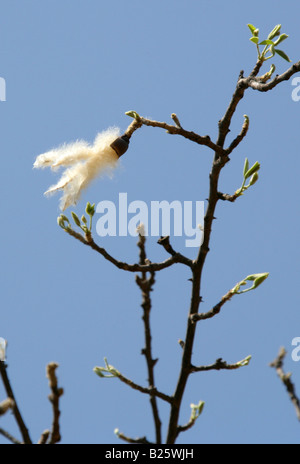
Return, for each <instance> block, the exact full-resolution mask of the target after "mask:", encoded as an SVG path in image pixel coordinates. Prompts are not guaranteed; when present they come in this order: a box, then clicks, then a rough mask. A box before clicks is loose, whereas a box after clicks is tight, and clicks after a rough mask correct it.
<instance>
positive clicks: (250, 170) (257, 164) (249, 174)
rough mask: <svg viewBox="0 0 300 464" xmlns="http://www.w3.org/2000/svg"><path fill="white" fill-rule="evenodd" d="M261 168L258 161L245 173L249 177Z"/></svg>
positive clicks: (246, 177)
mask: <svg viewBox="0 0 300 464" xmlns="http://www.w3.org/2000/svg"><path fill="white" fill-rule="evenodd" d="M259 169H260V164H259V162H258V161H256V162H255V163H254V164H253V166H252V167H251V168H250V169H249V170H248V171H247V172H246V174H244V177H245V179H248V177H250V176H252V174H254V173H255V172H257V171H259Z"/></svg>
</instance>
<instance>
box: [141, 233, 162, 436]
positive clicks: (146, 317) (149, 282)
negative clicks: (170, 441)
mask: <svg viewBox="0 0 300 464" xmlns="http://www.w3.org/2000/svg"><path fill="white" fill-rule="evenodd" d="M145 242H146V239H145V236H144V235H143V234H142V233H140V234H139V240H138V247H139V249H140V261H139V262H140V264H142V265H143V264H146V262H147V255H146V248H145ZM136 283H137V285H138V286H139V288H140V289H141V292H142V298H143V301H142V305H141V306H142V308H143V322H144V329H145V348H143V349H142V354H143V355H144V356H145V358H146V363H147V370H148V385H149V387H150V388H153V387H155V381H154V366H155V364H156V362H157V359H153V356H152V336H151V326H150V312H151V307H152V303H151V297H150V293H151V291H152V289H153V285H154V283H155V273H154V272H151V273H150V277H149V278H147V273H146V272H145V271H144V272H142V273H141V276H140V277H139V276H138V275H137V276H136ZM150 403H151V408H152V414H153V419H154V425H155V435H156V443H157V444H161V442H162V441H161V420H160V417H159V411H158V406H157V400H156V396H155V395H151V394H150Z"/></svg>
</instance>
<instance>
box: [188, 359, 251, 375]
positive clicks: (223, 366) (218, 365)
mask: <svg viewBox="0 0 300 464" xmlns="http://www.w3.org/2000/svg"><path fill="white" fill-rule="evenodd" d="M249 361H250V357H248V358H246V359H243V360H242V361H239V362H237V363H234V364H227V362H226V361H223V359H222V358H219V359H217V360H216V362H215V363H213V364H210V365H208V366H191V370H192V372H207V371H221V370H225V371H232V370H236V369H240V368H241V367H244V366H248V364H249Z"/></svg>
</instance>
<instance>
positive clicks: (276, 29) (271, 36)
mask: <svg viewBox="0 0 300 464" xmlns="http://www.w3.org/2000/svg"><path fill="white" fill-rule="evenodd" d="M280 29H281V24H277V26H275V27H274V29H273V30H272V31H271V32H270V34H269V35H268V39H269V40H272V39H274V37H276V36H278V35H279V34H280Z"/></svg>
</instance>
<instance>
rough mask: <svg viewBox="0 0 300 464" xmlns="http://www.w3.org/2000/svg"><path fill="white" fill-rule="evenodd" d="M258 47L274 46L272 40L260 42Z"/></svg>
mask: <svg viewBox="0 0 300 464" xmlns="http://www.w3.org/2000/svg"><path fill="white" fill-rule="evenodd" d="M258 45H274V42H273V41H272V40H268V39H267V40H263V41H262V42H260V43H259V44H258Z"/></svg>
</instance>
